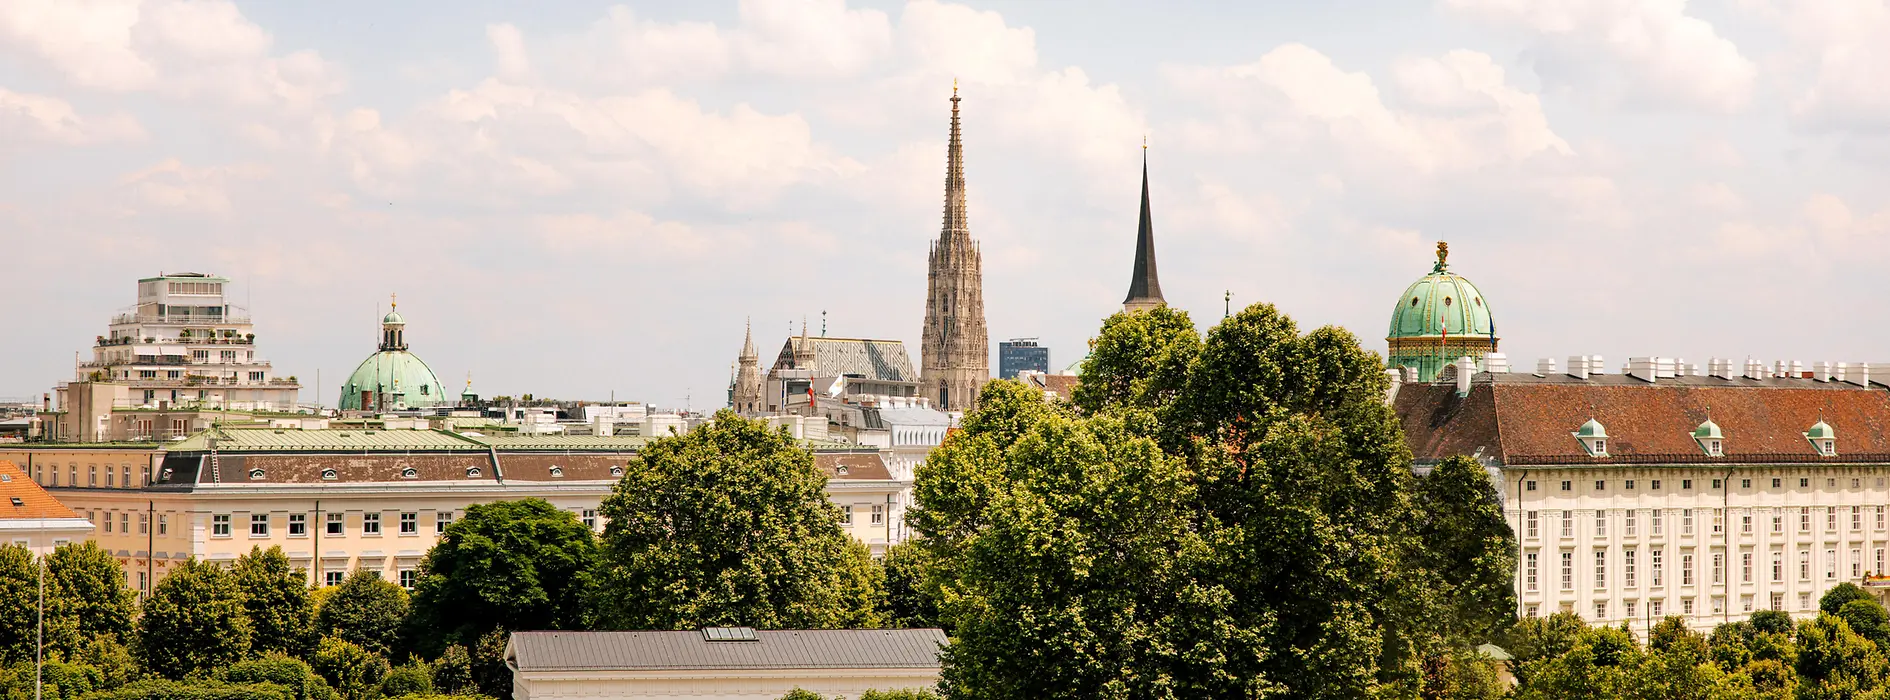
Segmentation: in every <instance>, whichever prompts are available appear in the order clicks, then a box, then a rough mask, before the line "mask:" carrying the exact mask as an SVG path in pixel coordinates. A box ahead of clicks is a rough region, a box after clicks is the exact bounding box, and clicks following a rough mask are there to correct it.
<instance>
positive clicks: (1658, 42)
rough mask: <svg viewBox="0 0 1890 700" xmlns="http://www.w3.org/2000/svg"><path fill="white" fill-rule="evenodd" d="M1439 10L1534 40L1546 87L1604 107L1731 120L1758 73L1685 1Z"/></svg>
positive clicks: (1463, 1) (1503, 4)
mask: <svg viewBox="0 0 1890 700" xmlns="http://www.w3.org/2000/svg"><path fill="white" fill-rule="evenodd" d="M1442 4H1443V6H1444V7H1445V8H1447V9H1449V10H1451V11H1454V12H1458V13H1461V14H1464V15H1468V16H1471V17H1475V18H1478V19H1481V20H1484V21H1488V22H1491V23H1493V24H1497V25H1502V26H1507V27H1512V28H1515V29H1519V30H1521V31H1523V32H1526V33H1528V34H1530V35H1532V36H1533V37H1535V38H1536V39H1537V40H1538V43H1537V44H1536V46H1535V49H1534V53H1535V56H1534V58H1535V61H1534V63H1535V69H1536V73H1537V74H1538V75H1540V76H1541V77H1542V79H1543V80H1544V82H1545V83H1548V84H1550V85H1554V86H1566V87H1572V88H1576V89H1579V90H1583V91H1593V92H1594V93H1595V94H1596V95H1597V96H1599V97H1601V98H1603V99H1605V100H1610V101H1612V100H1622V101H1625V102H1628V103H1630V104H1639V105H1649V106H1679V107H1688V108H1695V109H1703V110H1709V111H1715V112H1731V111H1734V110H1737V109H1739V108H1741V107H1743V106H1745V105H1746V103H1747V102H1749V101H1750V100H1751V99H1752V94H1753V88H1754V83H1755V81H1756V78H1757V75H1758V68H1757V66H1756V65H1754V64H1753V62H1752V61H1751V60H1750V59H1748V58H1746V57H1745V56H1744V55H1742V54H1741V53H1740V51H1739V47H1738V46H1736V45H1734V44H1733V43H1732V41H1730V40H1728V39H1726V38H1725V37H1723V36H1720V35H1719V32H1718V31H1717V30H1716V29H1715V28H1714V27H1713V25H1712V24H1710V23H1708V22H1706V21H1705V20H1702V19H1700V18H1698V17H1695V16H1693V15H1689V14H1687V12H1686V9H1687V8H1686V0H1442Z"/></svg>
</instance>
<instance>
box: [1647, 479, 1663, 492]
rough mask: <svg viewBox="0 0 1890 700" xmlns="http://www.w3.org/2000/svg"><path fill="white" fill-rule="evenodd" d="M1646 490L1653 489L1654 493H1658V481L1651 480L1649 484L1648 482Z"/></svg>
mask: <svg viewBox="0 0 1890 700" xmlns="http://www.w3.org/2000/svg"><path fill="white" fill-rule="evenodd" d="M1648 488H1651V489H1653V490H1655V491H1659V490H1660V480H1659V479H1654V480H1652V481H1649V482H1648Z"/></svg>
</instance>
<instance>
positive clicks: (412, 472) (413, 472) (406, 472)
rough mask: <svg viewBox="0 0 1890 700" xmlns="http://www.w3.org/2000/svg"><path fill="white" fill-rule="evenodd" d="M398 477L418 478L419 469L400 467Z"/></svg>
mask: <svg viewBox="0 0 1890 700" xmlns="http://www.w3.org/2000/svg"><path fill="white" fill-rule="evenodd" d="M400 478H402V479H418V478H420V470H418V469H415V468H413V467H407V468H406V469H402V470H400Z"/></svg>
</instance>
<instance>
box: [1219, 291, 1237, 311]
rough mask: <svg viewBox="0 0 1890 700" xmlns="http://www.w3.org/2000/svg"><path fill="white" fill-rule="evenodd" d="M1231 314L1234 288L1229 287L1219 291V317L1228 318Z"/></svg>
mask: <svg viewBox="0 0 1890 700" xmlns="http://www.w3.org/2000/svg"><path fill="white" fill-rule="evenodd" d="M1233 315H1234V290H1232V289H1229V290H1227V291H1225V292H1222V293H1221V318H1228V317H1230V316H1233Z"/></svg>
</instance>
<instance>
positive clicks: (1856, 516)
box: [1851, 506, 1864, 532]
mask: <svg viewBox="0 0 1890 700" xmlns="http://www.w3.org/2000/svg"><path fill="white" fill-rule="evenodd" d="M1863 530H1864V507H1863V506H1851V532H1862V531H1863Z"/></svg>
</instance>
